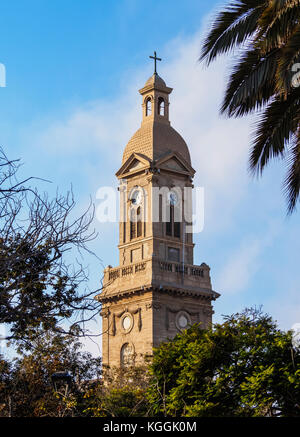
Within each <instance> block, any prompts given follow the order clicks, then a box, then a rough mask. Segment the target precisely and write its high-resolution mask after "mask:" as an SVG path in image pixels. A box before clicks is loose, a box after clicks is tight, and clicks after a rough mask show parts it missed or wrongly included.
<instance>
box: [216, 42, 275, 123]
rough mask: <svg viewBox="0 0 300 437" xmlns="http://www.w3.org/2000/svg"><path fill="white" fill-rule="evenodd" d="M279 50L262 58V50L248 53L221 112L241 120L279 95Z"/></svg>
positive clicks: (235, 73)
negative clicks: (277, 72) (243, 116)
mask: <svg viewBox="0 0 300 437" xmlns="http://www.w3.org/2000/svg"><path fill="white" fill-rule="evenodd" d="M277 59H278V50H273V51H272V52H270V53H268V55H267V56H265V57H262V56H261V54H260V51H259V50H258V49H250V50H248V51H247V52H246V53H245V54H244V55H243V56H242V57H241V59H240V61H239V62H238V64H237V65H236V66H234V68H233V72H232V74H231V76H230V79H229V82H228V85H227V89H226V92H225V97H224V100H223V104H222V107H221V112H222V113H225V114H227V115H228V116H229V117H232V116H235V117H239V116H242V115H246V114H248V113H250V112H251V111H254V110H256V109H258V108H260V107H261V106H262V105H265V104H266V103H267V102H268V101H269V99H270V98H271V97H272V96H273V95H274V93H275V80H274V76H275V72H276V68H277Z"/></svg>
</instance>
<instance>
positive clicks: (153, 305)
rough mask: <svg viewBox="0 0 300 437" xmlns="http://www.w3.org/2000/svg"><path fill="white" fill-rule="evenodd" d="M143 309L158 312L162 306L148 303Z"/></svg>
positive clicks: (156, 303)
mask: <svg viewBox="0 0 300 437" xmlns="http://www.w3.org/2000/svg"><path fill="white" fill-rule="evenodd" d="M145 307H146V310H150V309H151V308H153V309H154V310H160V309H161V307H162V306H161V304H160V303H158V302H150V303H146V305H145Z"/></svg>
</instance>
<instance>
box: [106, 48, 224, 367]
mask: <svg viewBox="0 0 300 437" xmlns="http://www.w3.org/2000/svg"><path fill="white" fill-rule="evenodd" d="M153 59H154V60H155V72H154V74H153V76H151V77H150V78H149V79H148V80H147V82H146V83H145V85H144V87H143V88H141V89H140V90H139V93H140V94H141V96H142V123H141V127H140V128H139V129H138V130H137V132H136V133H135V134H134V135H133V137H132V138H131V139H130V141H129V142H128V144H127V146H126V147H125V150H124V153H123V159H122V166H121V168H120V169H119V171H118V172H117V173H116V176H117V177H118V179H119V181H120V186H119V191H120V202H121V203H120V212H121V214H120V224H119V236H120V239H119V246H118V248H119V266H118V267H116V268H112V267H111V266H109V267H107V268H106V269H105V270H104V280H103V289H102V292H101V294H99V295H98V296H97V299H98V300H99V301H101V302H102V320H103V323H102V355H103V364H104V365H106V366H110V367H113V366H117V367H120V366H127V365H132V364H139V363H142V361H143V359H144V357H145V356H146V355H151V354H152V350H153V347H156V346H158V345H159V343H160V342H162V341H167V340H169V339H172V338H173V337H174V336H175V335H176V334H177V333H178V332H180V331H181V330H182V329H185V328H187V327H188V326H189V325H191V324H193V323H201V324H202V326H203V327H207V326H208V325H209V324H210V323H211V321H212V314H213V310H212V301H213V300H215V299H216V298H217V297H219V294H218V293H216V292H215V291H213V290H212V286H211V280H210V268H209V267H208V265H206V264H204V263H202V264H201V265H194V259H193V252H194V244H193V234H192V232H191V220H190V217H191V208H192V206H191V190H192V188H193V185H192V179H193V176H194V174H195V170H194V169H193V168H192V166H191V159H190V153H189V150H188V147H187V145H186V143H185V141H184V140H183V138H182V137H181V136H180V135H179V134H178V133H177V132H176V131H175V130H174V129H173V128H172V127H171V125H170V121H169V95H170V94H171V92H172V88H169V87H167V86H166V84H165V82H164V80H163V79H162V78H161V77H160V76H159V75H158V74H157V72H156V60H158V59H159V58H157V57H156V53H155V56H154V57H153Z"/></svg>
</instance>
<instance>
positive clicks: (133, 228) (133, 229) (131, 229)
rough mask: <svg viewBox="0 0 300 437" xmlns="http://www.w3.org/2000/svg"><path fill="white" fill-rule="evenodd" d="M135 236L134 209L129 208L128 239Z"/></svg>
mask: <svg viewBox="0 0 300 437" xmlns="http://www.w3.org/2000/svg"><path fill="white" fill-rule="evenodd" d="M133 238H136V210H135V208H131V210H130V240H132V239H133Z"/></svg>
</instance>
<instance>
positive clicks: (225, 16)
mask: <svg viewBox="0 0 300 437" xmlns="http://www.w3.org/2000/svg"><path fill="white" fill-rule="evenodd" d="M264 3H265V1H264V0H256V1H253V0H248V1H247V0H245V1H231V2H230V4H229V5H228V6H227V7H226V9H225V10H224V11H221V12H220V13H219V14H218V15H217V17H216V18H215V20H214V22H213V23H212V25H211V31H210V32H209V34H208V36H207V38H206V39H205V41H204V44H203V48H202V52H201V55H200V58H199V60H200V61H202V60H204V59H205V60H206V62H207V64H210V63H211V62H212V61H213V60H214V59H215V58H216V57H217V56H218V55H220V54H222V53H226V52H228V51H229V50H231V49H232V48H234V47H235V46H237V45H239V44H242V43H244V42H245V41H246V40H247V38H249V37H250V36H251V35H252V34H253V33H254V32H255V30H256V28H257V21H258V19H259V16H260V13H261V8H262V5H264Z"/></svg>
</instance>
